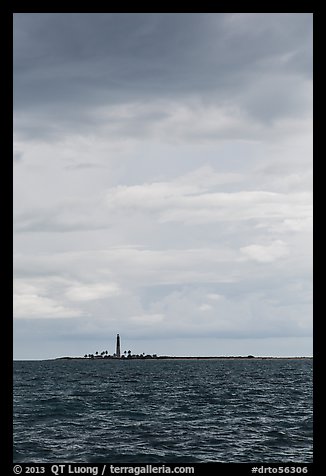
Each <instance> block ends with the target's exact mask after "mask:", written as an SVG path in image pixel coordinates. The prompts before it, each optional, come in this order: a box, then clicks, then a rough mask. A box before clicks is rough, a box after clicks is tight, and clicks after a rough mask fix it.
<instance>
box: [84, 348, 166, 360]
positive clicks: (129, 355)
mask: <svg viewBox="0 0 326 476" xmlns="http://www.w3.org/2000/svg"><path fill="white" fill-rule="evenodd" d="M118 358H120V359H157V355H156V354H145V352H143V353H142V354H132V353H131V350H128V352H127V351H126V350H125V351H124V352H123V353H122V354H121V355H120V357H118V356H117V354H115V353H114V354H113V355H110V354H109V352H108V351H107V350H103V351H102V352H95V354H85V355H84V359H118Z"/></svg>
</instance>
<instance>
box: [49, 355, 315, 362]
mask: <svg viewBox="0 0 326 476" xmlns="http://www.w3.org/2000/svg"><path fill="white" fill-rule="evenodd" d="M308 359H309V360H312V359H313V357H312V356H311V357H308V356H303V357H270V356H257V357H255V356H191V357H188V356H159V357H151V358H144V357H141V358H139V357H138V358H137V357H132V358H120V359H118V358H94V359H89V358H85V357H56V358H53V359H41V360H85V361H87V360H109V361H110V360H113V361H117V360H118V361H130V360H308Z"/></svg>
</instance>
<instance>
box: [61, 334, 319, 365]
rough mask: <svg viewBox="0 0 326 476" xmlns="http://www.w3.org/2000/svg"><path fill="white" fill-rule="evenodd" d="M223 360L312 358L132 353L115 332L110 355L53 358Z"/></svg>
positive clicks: (92, 354) (100, 353)
mask: <svg viewBox="0 0 326 476" xmlns="http://www.w3.org/2000/svg"><path fill="white" fill-rule="evenodd" d="M103 359H106V360H144V359H145V360H153V359H154V360H223V359H228V360H232V359H249V360H250V359H256V360H266V359H269V360H271V359H273V360H274V359H279V360H281V359H312V357H255V356H254V355H251V354H250V355H246V356H243V355H231V356H171V355H157V354H146V353H145V352H143V353H142V354H133V353H132V352H131V350H128V351H126V350H125V351H123V352H121V350H120V336H119V334H117V340H116V351H115V352H114V353H113V354H112V355H111V354H110V353H109V351H108V350H103V351H102V352H98V351H96V352H95V353H91V354H85V355H84V356H83V357H58V358H57V359H55V360H103Z"/></svg>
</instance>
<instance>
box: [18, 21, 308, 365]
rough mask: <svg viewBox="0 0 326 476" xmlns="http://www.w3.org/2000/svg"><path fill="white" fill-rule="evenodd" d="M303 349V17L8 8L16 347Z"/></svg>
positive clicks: (72, 350)
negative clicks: (11, 51)
mask: <svg viewBox="0 0 326 476" xmlns="http://www.w3.org/2000/svg"><path fill="white" fill-rule="evenodd" d="M117 333H120V335H121V346H122V351H123V350H129V349H130V350H132V351H133V352H135V353H139V352H146V353H158V354H160V355H162V354H169V355H248V354H254V355H275V356H277V355H311V354H312V14H309V13H308V14H306V13H305V14H303V13H232V14H231V13H227V14H218V13H215V14H213V13H210V14H198V13H197V14H184V13H179V14H143V13H133V14H117V13H114V14H107V13H103V14H97V13H94V14H88V13H87V14H79V13H73V14H69V13H65V14H57V13H52V14H47V13H46V14H45V13H41V14H34V13H28V14H24V13H19V14H15V15H14V356H15V358H17V359H38V358H52V357H57V356H61V355H84V354H85V353H94V352H95V351H99V352H101V351H102V350H108V351H109V352H110V353H113V352H114V343H115V336H116V334H117Z"/></svg>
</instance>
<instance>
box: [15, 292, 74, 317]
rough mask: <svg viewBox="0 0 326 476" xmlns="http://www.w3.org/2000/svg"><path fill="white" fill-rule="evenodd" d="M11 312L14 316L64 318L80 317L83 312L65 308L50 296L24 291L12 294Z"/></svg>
mask: <svg viewBox="0 0 326 476" xmlns="http://www.w3.org/2000/svg"><path fill="white" fill-rule="evenodd" d="M13 314H14V317H15V318H27V319H35V318H38V319H47V318H55V319H57V318H63V319H65V318H70V317H80V316H82V315H83V312H82V311H80V310H77V309H70V308H67V307H65V306H63V305H62V304H60V303H58V302H57V301H55V300H54V299H52V298H48V297H44V296H39V295H37V294H32V293H26V294H14V297H13Z"/></svg>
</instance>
